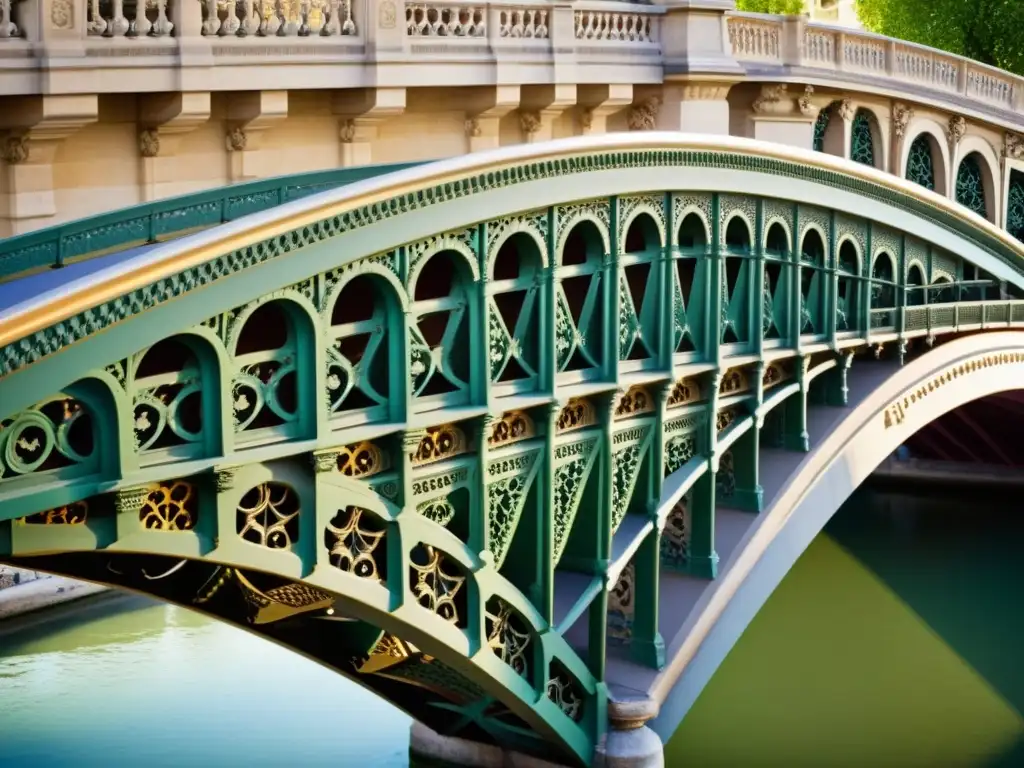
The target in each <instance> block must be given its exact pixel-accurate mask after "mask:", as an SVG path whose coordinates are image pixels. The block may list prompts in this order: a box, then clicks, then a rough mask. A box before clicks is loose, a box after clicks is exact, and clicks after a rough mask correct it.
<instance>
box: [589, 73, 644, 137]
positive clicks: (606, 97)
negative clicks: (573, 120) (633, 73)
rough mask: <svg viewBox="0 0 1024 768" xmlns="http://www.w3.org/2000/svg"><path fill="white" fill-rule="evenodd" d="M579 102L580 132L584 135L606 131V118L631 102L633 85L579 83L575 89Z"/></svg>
mask: <svg viewBox="0 0 1024 768" xmlns="http://www.w3.org/2000/svg"><path fill="white" fill-rule="evenodd" d="M576 95H577V101H578V103H579V123H580V133H581V134H582V135H584V136H590V135H600V134H603V133H607V132H608V118H609V117H611V116H612V115H614V114H616V113H617V112H621V111H622V110H624V109H625V108H626V107H628V106H629V105H630V104H631V103H632V102H633V86H632V84H629V83H626V84H622V85H580V86H578V87H577V89H576Z"/></svg>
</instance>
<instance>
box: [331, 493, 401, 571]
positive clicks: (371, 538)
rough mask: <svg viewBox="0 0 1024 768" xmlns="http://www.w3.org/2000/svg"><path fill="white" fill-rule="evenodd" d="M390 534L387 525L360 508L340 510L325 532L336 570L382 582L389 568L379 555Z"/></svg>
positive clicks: (381, 555)
mask: <svg viewBox="0 0 1024 768" xmlns="http://www.w3.org/2000/svg"><path fill="white" fill-rule="evenodd" d="M385 534H386V531H385V528H384V523H383V521H382V520H381V519H380V518H378V517H377V516H376V515H374V514H373V513H372V512H369V511H368V510H365V509H362V508H360V507H352V506H350V507H345V509H339V510H338V514H337V515H335V516H334V519H333V520H331V522H329V523H328V524H327V529H326V530H325V531H324V546H326V547H327V550H328V552H329V553H330V562H331V565H333V566H334V567H335V568H338V569H339V570H342V571H345V572H346V573H351V574H352V575H354V576H358V577H359V578H362V579H369V580H371V581H381V580H382V579H383V578H384V575H385V574H384V566H385V565H386V562H385V557H384V552H383V550H381V551H380V552H378V548H379V547H380V544H381V542H382V541H383V540H384V537H385Z"/></svg>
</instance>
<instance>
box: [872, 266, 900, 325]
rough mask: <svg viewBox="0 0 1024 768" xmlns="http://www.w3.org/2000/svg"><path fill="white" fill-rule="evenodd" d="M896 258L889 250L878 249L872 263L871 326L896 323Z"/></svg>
mask: <svg viewBox="0 0 1024 768" xmlns="http://www.w3.org/2000/svg"><path fill="white" fill-rule="evenodd" d="M897 274H898V272H897V271H896V259H895V257H894V256H893V255H892V254H891V253H889V252H888V251H878V252H877V253H876V254H875V259H874V261H873V262H872V264H871V281H870V286H871V327H872V328H873V329H874V328H892V327H893V326H895V325H896V293H897V291H896V289H897V287H898V286H897V283H896V275H897Z"/></svg>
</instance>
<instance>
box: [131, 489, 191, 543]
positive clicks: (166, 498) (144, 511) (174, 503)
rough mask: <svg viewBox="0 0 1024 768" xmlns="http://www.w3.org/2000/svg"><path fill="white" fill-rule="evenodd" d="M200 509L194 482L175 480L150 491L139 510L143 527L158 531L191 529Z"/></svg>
mask: <svg viewBox="0 0 1024 768" xmlns="http://www.w3.org/2000/svg"><path fill="white" fill-rule="evenodd" d="M198 511H199V498H198V493H197V489H196V487H195V486H194V485H192V483H187V482H185V481H184V480H175V481H172V482H170V483H161V484H160V486H159V487H158V488H156V489H155V490H153V491H150V493H149V495H148V496H147V497H146V500H145V501H144V502H142V508H141V509H140V510H139V522H140V523H142V527H143V528H148V529H150V530H157V531H191V530H192V529H193V528H195V527H196V516H197V513H198Z"/></svg>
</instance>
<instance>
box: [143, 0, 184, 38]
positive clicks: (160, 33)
mask: <svg viewBox="0 0 1024 768" xmlns="http://www.w3.org/2000/svg"><path fill="white" fill-rule="evenodd" d="M178 1H179V2H180V0H178ZM167 3H168V0H156V21H154V22H153V25H152V28H151V29H150V34H151V35H153V37H170V36H171V32H173V31H174V24H172V23H171V19H170V14H169V13H168V11H167Z"/></svg>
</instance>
